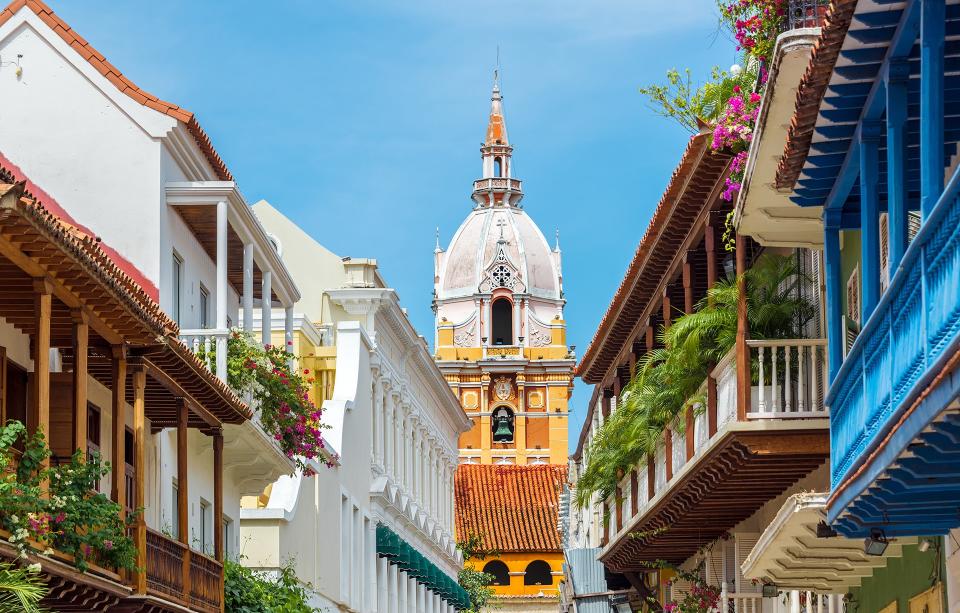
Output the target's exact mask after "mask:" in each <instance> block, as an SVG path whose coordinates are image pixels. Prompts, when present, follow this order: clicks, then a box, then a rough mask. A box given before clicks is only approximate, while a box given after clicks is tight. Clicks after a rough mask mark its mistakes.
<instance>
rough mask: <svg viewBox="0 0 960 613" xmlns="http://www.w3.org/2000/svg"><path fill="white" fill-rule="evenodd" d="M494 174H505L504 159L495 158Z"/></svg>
mask: <svg viewBox="0 0 960 613" xmlns="http://www.w3.org/2000/svg"><path fill="white" fill-rule="evenodd" d="M493 176H495V177H502V176H503V161H502V160H501V159H500V158H493Z"/></svg>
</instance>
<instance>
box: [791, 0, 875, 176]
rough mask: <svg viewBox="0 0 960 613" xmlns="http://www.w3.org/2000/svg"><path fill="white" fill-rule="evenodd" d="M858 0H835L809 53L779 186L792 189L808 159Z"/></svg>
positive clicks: (798, 92)
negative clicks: (815, 128) (817, 124)
mask: <svg viewBox="0 0 960 613" xmlns="http://www.w3.org/2000/svg"><path fill="white" fill-rule="evenodd" d="M856 8H857V0H833V1H832V2H831V3H830V7H829V9H828V10H827V16H826V19H825V20H824V23H823V27H822V29H821V30H820V38H819V39H817V42H816V44H815V45H814V47H813V53H812V55H811V56H810V63H809V64H808V65H807V70H806V71H805V72H804V74H803V77H802V78H801V79H800V85H799V87H798V88H797V103H796V110H795V111H794V113H793V118H792V119H791V120H790V128H789V130H788V131H787V144H786V145H785V146H784V150H783V156H782V157H781V158H780V164H779V165H778V166H777V178H776V185H777V188H778V189H793V186H794V184H795V183H796V182H797V178H798V177H799V176H800V172H801V171H802V170H803V165H804V163H805V162H806V161H807V153H808V152H809V151H810V143H811V141H812V140H813V130H814V127H815V126H816V123H817V116H818V115H819V113H820V102H821V101H822V100H823V95H824V94H825V93H826V91H827V86H828V85H829V84H830V77H831V75H832V74H833V68H834V65H836V63H837V58H838V57H840V48H841V47H842V46H843V39H844V38H845V37H846V35H847V29H848V28H849V27H850V22H851V21H852V19H853V13H854V10H855V9H856Z"/></svg>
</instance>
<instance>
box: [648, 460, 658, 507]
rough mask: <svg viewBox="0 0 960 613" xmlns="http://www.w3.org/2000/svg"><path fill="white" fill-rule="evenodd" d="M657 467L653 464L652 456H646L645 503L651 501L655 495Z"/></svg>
mask: <svg viewBox="0 0 960 613" xmlns="http://www.w3.org/2000/svg"><path fill="white" fill-rule="evenodd" d="M656 481H657V467H656V465H655V464H654V459H653V454H648V455H647V501H650V500H653V497H654V496H655V495H656V494H657V488H656Z"/></svg>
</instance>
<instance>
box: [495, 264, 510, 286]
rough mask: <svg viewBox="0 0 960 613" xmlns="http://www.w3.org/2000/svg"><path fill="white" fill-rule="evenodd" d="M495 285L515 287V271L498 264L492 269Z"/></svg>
mask: <svg viewBox="0 0 960 613" xmlns="http://www.w3.org/2000/svg"><path fill="white" fill-rule="evenodd" d="M490 278H492V279H493V284H494V287H507V288H509V287H513V271H512V270H510V268H509V267H508V266H504V265H503V264H497V265H496V266H494V267H493V270H491V271H490Z"/></svg>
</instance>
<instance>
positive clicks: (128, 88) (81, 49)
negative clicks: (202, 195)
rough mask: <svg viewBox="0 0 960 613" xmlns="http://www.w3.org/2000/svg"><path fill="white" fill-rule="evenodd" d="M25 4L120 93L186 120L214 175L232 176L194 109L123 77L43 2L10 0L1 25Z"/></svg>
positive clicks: (0, 15) (0, 14)
mask: <svg viewBox="0 0 960 613" xmlns="http://www.w3.org/2000/svg"><path fill="white" fill-rule="evenodd" d="M24 6H26V7H27V8H28V9H30V10H32V11H33V12H34V13H35V14H36V15H37V16H38V17H39V18H40V19H42V20H43V22H44V23H46V24H47V25H48V26H50V28H51V29H52V30H53V31H54V32H56V33H57V35H59V36H60V38H62V39H63V40H64V41H65V42H66V43H67V44H68V45H70V46H71V47H72V48H73V49H76V51H77V52H78V53H79V54H80V56H81V57H83V59H85V60H86V61H87V62H89V63H90V65H91V66H93V67H94V68H95V69H96V70H97V71H98V72H99V73H100V74H102V75H103V76H105V77H106V78H107V79H109V80H110V82H111V83H113V84H114V86H116V88H117V89H119V90H120V91H121V92H122V93H124V94H126V95H128V96H130V97H131V98H133V99H134V100H136V101H137V102H138V103H140V104H143V105H144V106H147V107H149V108H152V109H154V110H156V111H159V112H161V113H164V114H166V115H169V116H170V117H173V118H174V119H176V120H177V121H180V122H182V123H184V124H186V125H187V129H188V130H189V131H190V134H191V135H193V138H194V140H195V141H196V143H197V146H198V147H199V148H200V151H201V152H202V153H203V155H204V157H206V158H207V161H208V162H209V163H210V166H211V167H213V171H214V173H215V174H216V175H217V178H218V179H220V180H221V181H232V180H233V175H231V174H230V171H229V170H228V169H227V165H226V164H224V162H223V159H221V158H220V155H219V154H218V153H217V152H216V150H215V149H214V148H213V144H212V143H211V142H210V137H209V136H207V134H206V132H204V130H203V128H201V127H200V124H199V123H198V122H197V118H196V116H194V114H193V113H191V112H189V111H187V110H186V109H182V108H180V107H179V106H177V105H175V104H171V103H169V102H164V101H162V100H160V99H159V98H157V97H156V96H154V95H152V94H149V93H147V92H145V91H143V90H142V89H140V88H139V87H137V85H136V84H135V83H134V82H133V81H131V80H130V79H128V78H127V77H125V76H124V75H123V73H121V72H120V70H118V69H117V68H116V67H115V66H113V65H112V64H111V63H110V62H108V61H107V60H106V59H105V58H104V57H103V55H101V54H100V52H99V51H97V50H96V49H94V48H93V47H92V46H90V43H88V42H87V41H86V40H84V38H83V37H81V36H80V35H79V34H77V33H76V32H74V31H73V30H72V29H71V28H70V26H69V25H67V23H66V22H65V21H63V20H62V19H60V17H59V16H57V14H56V13H54V12H53V9H51V8H50V7H48V6H47V5H46V4H44V3H43V2H40V1H39V0H13V2H11V3H10V4H8V5H7V7H6V8H5V9H3V10H2V11H0V25H3V24H4V23H6V22H7V21H8V20H9V19H10V18H11V17H13V15H14V14H15V13H16V12H17V11H19V10H20V9H21V8H24ZM143 98H146V100H145V101H144V100H143ZM151 101H155V103H153V104H151Z"/></svg>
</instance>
